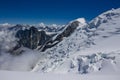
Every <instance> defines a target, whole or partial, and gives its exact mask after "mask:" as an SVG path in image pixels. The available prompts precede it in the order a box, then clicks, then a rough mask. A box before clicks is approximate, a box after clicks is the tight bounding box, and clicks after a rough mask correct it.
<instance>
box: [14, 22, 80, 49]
mask: <svg viewBox="0 0 120 80" xmlns="http://www.w3.org/2000/svg"><path fill="white" fill-rule="evenodd" d="M78 25H79V22H78V21H74V22H72V23H71V24H69V25H67V26H66V27H65V29H64V30H63V31H62V32H61V33H60V34H57V35H56V34H47V33H46V32H45V31H38V29H37V28H35V27H34V26H32V27H30V28H29V29H24V30H23V29H20V30H18V31H17V33H16V37H17V38H18V39H19V41H18V45H17V46H16V47H15V48H14V49H13V50H17V49H18V48H20V47H21V46H24V47H27V48H30V49H38V50H40V51H45V50H46V49H48V48H51V47H53V46H55V45H56V44H58V43H59V42H61V41H62V40H63V38H64V37H68V36H70V35H71V34H72V33H73V32H74V30H75V29H76V28H77V26H78ZM16 26H17V25H16ZM19 26H20V25H18V27H19ZM54 36H56V37H55V39H53V37H54Z"/></svg>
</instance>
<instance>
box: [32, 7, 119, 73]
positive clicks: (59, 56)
mask: <svg viewBox="0 0 120 80" xmlns="http://www.w3.org/2000/svg"><path fill="white" fill-rule="evenodd" d="M75 21H78V22H79V25H77V29H76V30H75V31H74V33H73V34H72V35H71V36H69V37H68V38H66V37H64V39H63V41H62V42H60V43H59V44H58V45H56V46H54V47H53V48H51V49H48V50H46V51H45V52H44V53H43V54H45V55H44V56H45V59H43V58H42V59H40V60H39V62H38V63H37V64H36V66H35V67H34V69H33V70H32V71H39V72H41V71H43V72H50V71H52V72H62V73H64V72H74V73H81V74H83V73H89V72H94V71H99V70H100V71H102V70H103V69H104V67H103V66H105V67H106V66H108V65H109V66H110V67H111V68H110V70H111V69H112V70H113V71H118V72H119V68H120V66H119V65H120V62H119V59H120V58H119V57H120V54H119V50H120V44H119V40H120V29H119V28H120V9H119V8H118V9H112V10H109V11H107V12H105V13H102V14H101V15H99V16H98V17H96V18H95V19H93V20H92V21H91V22H90V23H88V24H87V23H86V21H85V20H84V19H83V18H80V19H77V20H74V21H71V22H70V23H69V24H68V25H70V24H71V23H74V22H75ZM109 53H110V54H109ZM90 54H91V55H90ZM83 55H85V56H83ZM86 55H87V56H86ZM103 64H108V65H103ZM115 67H116V68H115ZM108 69H109V68H108Z"/></svg>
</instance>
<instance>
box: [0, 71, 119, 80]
mask: <svg viewBox="0 0 120 80" xmlns="http://www.w3.org/2000/svg"><path fill="white" fill-rule="evenodd" d="M0 80H120V75H119V74H112V75H111V74H106V75H98V74H92V75H89V74H88V75H79V74H54V73H46V74H42V73H32V72H31V73H30V72H12V71H0Z"/></svg>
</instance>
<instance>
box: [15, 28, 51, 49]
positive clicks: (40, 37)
mask: <svg viewBox="0 0 120 80" xmlns="http://www.w3.org/2000/svg"><path fill="white" fill-rule="evenodd" d="M16 37H17V38H19V41H18V45H19V47H21V46H24V47H27V48H30V49H36V48H37V47H38V46H39V47H42V46H43V45H44V44H45V43H46V41H47V40H49V39H50V38H51V37H52V35H47V34H46V33H45V31H38V29H37V28H35V27H31V28H30V29H25V30H19V31H17V33H16Z"/></svg>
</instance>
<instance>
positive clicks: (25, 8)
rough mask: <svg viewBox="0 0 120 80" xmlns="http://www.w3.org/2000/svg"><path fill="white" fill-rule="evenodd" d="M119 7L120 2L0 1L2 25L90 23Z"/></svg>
mask: <svg viewBox="0 0 120 80" xmlns="http://www.w3.org/2000/svg"><path fill="white" fill-rule="evenodd" d="M119 7H120V0H0V23H6V22H8V23H12V24H13V23H15V24H18V23H19V24H21V23H22V24H25V23H26V24H36V23H39V22H44V23H46V24H52V23H57V24H66V23H67V22H69V21H71V20H73V19H76V18H80V17H84V18H86V19H87V20H88V21H90V20H91V19H92V18H94V17H96V16H97V15H99V14H101V13H102V12H104V11H106V10H109V9H111V8H119Z"/></svg>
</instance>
